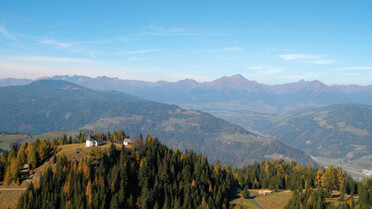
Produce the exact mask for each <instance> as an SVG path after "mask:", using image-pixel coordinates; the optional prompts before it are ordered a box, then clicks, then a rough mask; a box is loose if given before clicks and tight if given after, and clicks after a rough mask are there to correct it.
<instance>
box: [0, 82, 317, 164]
mask: <svg viewBox="0 0 372 209" xmlns="http://www.w3.org/2000/svg"><path fill="white" fill-rule="evenodd" d="M0 96H1V97H0V98H1V101H0V107H1V108H0V125H1V127H2V128H3V129H4V130H5V131H8V132H26V133H31V134H38V133H44V132H49V131H67V130H77V129H80V128H88V129H91V130H101V131H113V130H118V129H119V130H120V129H124V130H125V131H126V133H127V134H128V135H130V136H138V135H139V134H140V133H142V134H145V135H146V134H152V135H153V136H158V137H160V138H162V139H163V140H165V141H164V142H165V143H167V144H168V145H169V146H172V147H175V148H176V147H178V148H182V149H194V150H195V151H197V152H202V153H205V154H207V155H208V157H210V159H211V160H216V159H219V158H222V159H221V161H222V162H224V163H226V164H232V165H239V166H243V165H246V164H249V163H253V162H255V161H261V160H264V159H265V155H266V154H274V153H273V150H274V151H276V152H278V153H280V154H283V155H286V156H288V157H290V158H292V159H300V160H301V162H302V163H305V164H308V163H310V164H315V162H314V161H313V160H312V159H311V158H310V157H309V156H308V155H306V154H305V153H304V152H303V151H300V150H298V149H296V148H293V147H290V146H288V145H285V144H284V143H282V142H274V141H273V140H272V139H267V138H264V137H260V136H258V135H256V134H253V133H251V132H249V131H247V130H245V129H243V128H241V127H239V126H237V125H234V124H230V123H228V122H227V121H225V120H222V119H219V118H216V117H214V116H212V115H210V114H208V113H203V112H200V111H196V110H186V109H183V108H180V107H178V106H176V105H167V104H162V103H158V102H151V101H147V100H144V99H139V98H137V97H134V96H131V95H127V94H123V93H121V92H117V91H95V90H91V89H87V88H85V87H82V86H78V85H76V84H72V83H69V82H66V81H55V80H39V81H36V82H34V83H31V84H28V85H25V86H10V87H1V88H0ZM273 143H274V144H273ZM275 144H276V145H277V146H275ZM275 147H280V149H276V148H275ZM259 150H261V151H259Z"/></svg>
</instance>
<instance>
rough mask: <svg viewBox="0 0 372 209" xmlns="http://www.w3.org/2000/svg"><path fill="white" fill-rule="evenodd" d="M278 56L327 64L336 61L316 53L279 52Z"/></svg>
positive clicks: (291, 59) (290, 59)
mask: <svg viewBox="0 0 372 209" xmlns="http://www.w3.org/2000/svg"><path fill="white" fill-rule="evenodd" d="M279 57H280V58H281V59H283V60H285V61H293V60H300V61H301V62H303V63H310V64H319V65H328V64H333V63H336V62H337V61H336V60H325V59H322V56H320V55H317V54H281V55H279Z"/></svg>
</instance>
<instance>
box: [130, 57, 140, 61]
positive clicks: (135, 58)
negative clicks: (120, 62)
mask: <svg viewBox="0 0 372 209" xmlns="http://www.w3.org/2000/svg"><path fill="white" fill-rule="evenodd" d="M140 60H144V58H142V57H129V58H128V61H130V62H136V61H140Z"/></svg>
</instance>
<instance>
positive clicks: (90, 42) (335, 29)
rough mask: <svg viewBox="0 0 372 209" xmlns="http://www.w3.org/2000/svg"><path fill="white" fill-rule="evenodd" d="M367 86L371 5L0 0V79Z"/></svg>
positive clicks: (371, 67) (336, 0) (371, 70)
mask: <svg viewBox="0 0 372 209" xmlns="http://www.w3.org/2000/svg"><path fill="white" fill-rule="evenodd" d="M234 74H241V75H243V76H244V77H246V78H247V79H249V80H256V81H257V82H260V83H265V84H281V83H288V82H296V81H299V80H301V79H305V80H320V81H322V82H324V83H326V84H358V85H370V84H372V3H371V1H358V0H355V1H349V0H348V1H342V0H328V1H327V0H321V1H315V0H308V1H298V0H297V1H287V0H281V1H278V0H275V1H274V0H272V1H269V0H260V1H258V0H257V1H253V0H251V1H250V0H244V1H235V0H231V1H227V0H226V1H219V0H214V1H208V0H203V1H201V0H198V1H193V0H188V1H180V0H172V1H161V0H159V1H149V0H147V1H142V0H136V1H129V0H128V1H93V0H91V1H82V0H79V1H76V0H73V1H39V0H35V1H29V0H28V1H18V0H15V1H0V79H1V78H8V77H12V78H31V79H35V78H39V77H43V76H53V75H86V76H90V77H97V76H108V77H118V78H121V79H135V80H146V81H157V80H166V81H177V80H182V79H195V80H197V81H210V80H214V79H217V78H219V77H222V76H230V75H234Z"/></svg>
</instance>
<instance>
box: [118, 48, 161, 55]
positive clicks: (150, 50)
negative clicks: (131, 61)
mask: <svg viewBox="0 0 372 209" xmlns="http://www.w3.org/2000/svg"><path fill="white" fill-rule="evenodd" d="M157 51H159V50H153V49H143V50H134V51H127V50H121V51H119V54H145V53H151V52H157Z"/></svg>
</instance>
